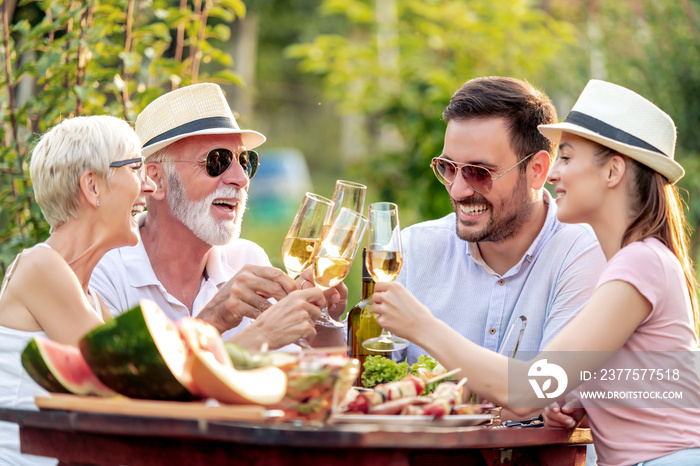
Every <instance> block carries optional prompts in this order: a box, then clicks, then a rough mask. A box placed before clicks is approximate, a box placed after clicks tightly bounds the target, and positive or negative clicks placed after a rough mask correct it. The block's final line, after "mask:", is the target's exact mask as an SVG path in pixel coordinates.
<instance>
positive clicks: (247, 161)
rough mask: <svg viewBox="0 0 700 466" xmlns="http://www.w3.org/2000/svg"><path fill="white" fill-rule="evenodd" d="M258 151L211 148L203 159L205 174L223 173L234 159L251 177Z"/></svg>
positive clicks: (255, 165)
mask: <svg viewBox="0 0 700 466" xmlns="http://www.w3.org/2000/svg"><path fill="white" fill-rule="evenodd" d="M258 159H259V157H258V153H257V152H255V151H254V150H245V149H244V150H242V151H241V152H239V153H238V154H234V153H233V152H232V151H230V150H228V149H212V150H210V151H209V153H208V154H207V158H206V159H205V160H204V168H205V170H206V172H207V175H209V176H211V177H212V178H216V177H217V176H221V175H223V174H224V173H225V172H226V170H228V169H229V167H230V166H231V164H232V163H233V161H234V160H237V161H238V163H239V164H240V165H241V168H242V169H243V172H244V173H245V175H246V176H247V177H248V179H251V178H253V177H254V176H255V172H256V171H257V170H258V165H259V162H258ZM173 162H197V161H196V160H173Z"/></svg>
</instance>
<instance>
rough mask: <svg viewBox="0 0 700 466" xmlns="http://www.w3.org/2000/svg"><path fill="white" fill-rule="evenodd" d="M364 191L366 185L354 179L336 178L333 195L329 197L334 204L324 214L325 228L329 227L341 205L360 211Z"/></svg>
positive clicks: (362, 204)
mask: <svg viewBox="0 0 700 466" xmlns="http://www.w3.org/2000/svg"><path fill="white" fill-rule="evenodd" d="M366 193H367V186H365V185H363V184H360V183H355V182H354V181H346V180H337V181H336V182H335V190H334V191H333V196H332V197H331V200H332V201H333V202H334V205H333V208H331V209H330V210H329V211H328V215H327V216H326V229H328V228H330V226H331V225H332V224H333V222H334V221H335V219H336V217H338V214H339V213H340V209H342V208H343V207H345V208H348V209H350V210H354V211H355V212H360V213H362V211H363V210H364V206H365V194H366Z"/></svg>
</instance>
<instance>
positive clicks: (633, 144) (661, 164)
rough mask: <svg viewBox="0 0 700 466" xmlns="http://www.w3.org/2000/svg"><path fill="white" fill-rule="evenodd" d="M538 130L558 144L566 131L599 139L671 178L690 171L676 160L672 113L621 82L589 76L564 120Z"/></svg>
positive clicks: (600, 141) (672, 180)
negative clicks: (666, 111)
mask: <svg viewBox="0 0 700 466" xmlns="http://www.w3.org/2000/svg"><path fill="white" fill-rule="evenodd" d="M538 129H539V130H540V132H541V133H542V134H544V135H545V136H546V137H547V138H548V139H550V140H552V141H554V142H555V143H556V144H559V140H560V139H561V133H562V131H565V132H567V133H572V134H575V135H577V136H581V137H582V138H586V139H590V140H591V141H595V142H597V143H599V144H602V145H603V146H605V147H609V148H610V149H613V150H614V151H617V152H619V153H620V154H624V155H626V156H628V157H630V158H632V159H634V160H636V161H637V162H639V163H641V164H643V165H646V166H647V167H649V168H651V169H652V170H655V171H657V172H659V173H661V174H662V175H663V176H665V177H666V178H667V179H668V180H669V182H671V183H675V182H676V181H678V180H680V179H681V178H682V177H683V175H684V174H685V170H683V167H681V166H680V164H679V163H678V162H676V161H675V160H673V155H674V152H675V147H676V125H675V124H674V123H673V120H672V119H671V117H670V116H668V115H667V114H666V113H664V112H663V111H662V110H661V109H660V108H659V107H657V106H656V105H654V104H653V103H651V102H650V101H648V100H647V99H645V98H644V97H642V96H641V95H639V94H637V93H636V92H633V91H631V90H629V89H627V88H624V87H622V86H618V85H617V84H612V83H609V82H605V81H600V80H597V79H592V80H590V81H589V82H588V84H587V85H586V87H585V88H584V89H583V92H581V96H580V97H579V98H578V100H577V101H576V103H575V104H574V108H572V109H571V113H569V115H568V116H567V117H566V119H565V120H564V121H563V122H561V123H555V124H551V125H540V126H538Z"/></svg>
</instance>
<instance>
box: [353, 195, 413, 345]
mask: <svg viewBox="0 0 700 466" xmlns="http://www.w3.org/2000/svg"><path fill="white" fill-rule="evenodd" d="M365 262H366V264H365V265H366V266H367V271H368V272H369V273H370V275H372V279H373V280H374V281H375V282H391V281H394V280H395V279H396V277H397V276H398V275H399V272H400V271H401V265H402V264H403V257H402V255H401V227H400V225H399V207H398V206H397V205H396V204H394V203H391V202H376V203H374V204H370V206H369V228H368V231H367V259H366V261H365ZM408 344H409V342H408V340H405V339H403V338H399V337H397V336H396V335H392V334H391V333H390V332H389V331H387V330H384V329H382V333H381V335H379V336H378V337H375V338H370V339H368V340H365V341H364V342H363V343H362V346H363V347H365V348H366V349H368V350H373V351H384V352H391V351H397V350H401V349H404V348H406V347H407V346H408Z"/></svg>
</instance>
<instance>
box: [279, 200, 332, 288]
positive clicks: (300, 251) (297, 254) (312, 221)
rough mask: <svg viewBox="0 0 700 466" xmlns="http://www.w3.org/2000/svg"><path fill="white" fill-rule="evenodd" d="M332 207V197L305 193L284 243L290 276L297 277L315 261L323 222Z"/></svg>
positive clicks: (285, 259)
mask: <svg viewBox="0 0 700 466" xmlns="http://www.w3.org/2000/svg"><path fill="white" fill-rule="evenodd" d="M332 209H333V201H331V200H330V199H327V198H325V197H323V196H319V195H318V194H314V193H306V194H305V195H304V200H303V201H302V202H301V205H300V206H299V210H297V214H296V216H295V217H294V220H293V221H292V224H291V226H290V227H289V231H288V232H287V236H286V237H285V238H284V243H283V244H282V260H283V262H284V268H285V270H286V271H287V275H289V277H290V278H292V279H295V278H297V277H298V276H299V275H300V274H301V272H303V271H304V270H306V268H307V267H309V266H310V265H311V263H312V262H313V260H314V256H315V251H316V246H317V245H318V243H319V242H320V241H321V234H322V232H323V224H324V222H325V219H326V217H327V216H328V213H329V212H330V211H331V210H332Z"/></svg>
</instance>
